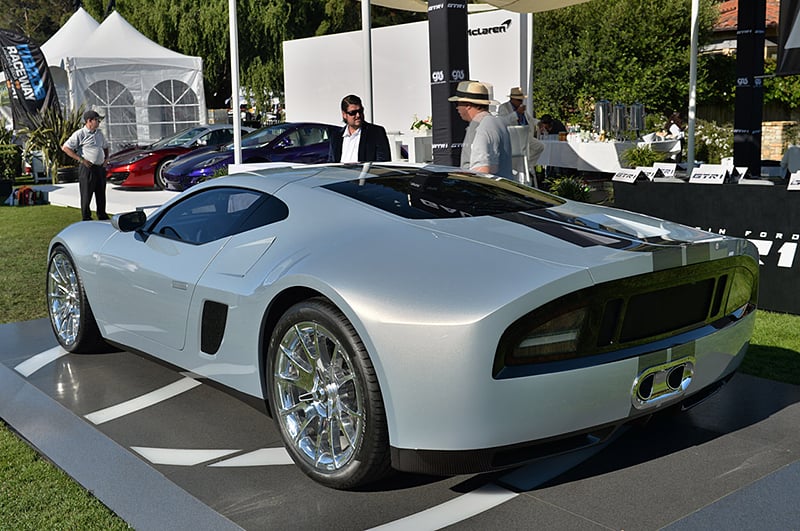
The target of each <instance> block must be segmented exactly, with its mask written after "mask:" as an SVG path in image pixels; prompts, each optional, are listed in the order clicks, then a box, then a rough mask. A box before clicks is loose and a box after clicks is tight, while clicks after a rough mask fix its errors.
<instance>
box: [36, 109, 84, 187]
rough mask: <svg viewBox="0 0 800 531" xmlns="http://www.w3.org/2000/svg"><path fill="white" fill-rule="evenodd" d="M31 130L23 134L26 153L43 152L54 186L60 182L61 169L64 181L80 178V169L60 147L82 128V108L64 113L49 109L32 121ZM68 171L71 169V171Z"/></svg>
mask: <svg viewBox="0 0 800 531" xmlns="http://www.w3.org/2000/svg"><path fill="white" fill-rule="evenodd" d="M31 122H32V124H33V125H32V127H30V128H27V129H25V130H23V134H25V135H26V136H27V137H28V140H27V141H26V142H25V153H26V154H27V153H28V152H30V151H41V152H42V157H43V158H44V163H45V166H46V167H47V169H48V171H49V173H50V176H51V178H52V179H53V184H55V183H56V182H57V180H58V175H59V168H61V170H60V173H61V175H62V179H63V180H69V179H70V177H67V175H73V177H71V179H72V180H75V179H76V178H77V166H76V165H75V161H74V160H72V159H71V158H69V157H68V156H67V154H66V153H64V152H63V151H62V150H61V146H63V145H64V142H66V141H67V139H68V138H69V136H70V135H71V134H72V133H74V132H75V131H77V130H78V129H80V128H81V127H83V106H81V107H80V108H79V109H77V110H74V111H64V112H62V111H61V110H60V109H53V108H50V109H48V110H46V111H44V112H41V113H38V114H35V115H33V116H32V117H31ZM68 168H72V170H69V169H68Z"/></svg>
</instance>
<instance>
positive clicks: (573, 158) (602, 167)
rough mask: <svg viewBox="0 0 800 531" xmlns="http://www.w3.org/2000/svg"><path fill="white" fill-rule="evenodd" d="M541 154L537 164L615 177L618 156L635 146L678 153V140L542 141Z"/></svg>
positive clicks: (619, 165) (679, 147) (618, 164)
mask: <svg viewBox="0 0 800 531" xmlns="http://www.w3.org/2000/svg"><path fill="white" fill-rule="evenodd" d="M542 143H543V144H544V151H543V152H542V154H541V155H540V156H539V160H538V161H536V164H538V165H540V166H556V167H559V168H576V169H578V170H582V171H599V172H605V173H615V172H617V171H619V169H620V168H621V167H622V166H621V164H620V161H619V158H620V155H621V154H622V153H623V152H625V151H626V150H628V149H630V148H632V147H635V146H640V147H641V146H646V145H649V146H650V147H651V148H652V149H653V150H654V151H661V152H664V153H677V152H678V151H680V149H681V144H680V141H679V140H663V141H658V142H566V141H559V140H543V141H542Z"/></svg>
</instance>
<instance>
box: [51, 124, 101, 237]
mask: <svg viewBox="0 0 800 531" xmlns="http://www.w3.org/2000/svg"><path fill="white" fill-rule="evenodd" d="M102 119H103V117H102V116H100V115H99V114H97V113H96V112H95V111H86V112H85V113H83V122H84V126H83V127H82V128H80V129H78V130H77V131H75V132H74V133H72V135H71V136H70V137H69V138H68V139H67V141H66V142H64V145H63V146H61V150H62V151H63V152H64V153H66V154H67V155H69V156H70V158H73V159H75V160H76V161H78V163H79V166H78V187H79V189H80V193H81V217H82V218H83V220H84V221H89V220H91V219H92V210H91V209H90V204H91V202H92V195H94V201H95V206H96V207H97V219H108V214H106V168H105V163H106V160H107V159H108V142H106V138H105V136H103V132H102V131H100V129H99V127H100V120H102Z"/></svg>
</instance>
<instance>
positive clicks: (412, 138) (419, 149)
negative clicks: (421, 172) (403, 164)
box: [386, 131, 433, 162]
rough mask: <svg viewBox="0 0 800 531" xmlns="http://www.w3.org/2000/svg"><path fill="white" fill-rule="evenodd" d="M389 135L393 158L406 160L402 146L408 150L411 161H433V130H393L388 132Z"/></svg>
mask: <svg viewBox="0 0 800 531" xmlns="http://www.w3.org/2000/svg"><path fill="white" fill-rule="evenodd" d="M386 136H388V137H389V147H390V148H391V150H392V160H394V161H399V160H406V159H404V158H403V157H402V155H401V154H400V149H401V147H402V146H405V147H406V150H408V159H407V160H408V161H409V162H433V134H432V133H431V131H427V132H422V133H416V132H406V131H403V132H400V131H392V132H389V133H386Z"/></svg>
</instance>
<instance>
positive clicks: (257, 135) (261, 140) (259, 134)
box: [222, 124, 292, 149]
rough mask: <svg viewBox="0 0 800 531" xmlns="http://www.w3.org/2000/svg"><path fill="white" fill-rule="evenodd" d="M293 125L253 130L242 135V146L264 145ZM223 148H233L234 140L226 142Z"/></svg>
mask: <svg viewBox="0 0 800 531" xmlns="http://www.w3.org/2000/svg"><path fill="white" fill-rule="evenodd" d="M291 127H292V126H291V125H290V124H279V125H272V126H269V127H265V128H264V129H259V130H257V131H253V132H252V133H249V134H248V135H247V136H244V137H242V147H253V146H263V145H264V144H267V143H269V142H272V141H273V140H274V139H276V138H278V137H279V136H281V135H282V134H283V133H285V132H286V131H288V130H289V129H290V128H291ZM222 149H233V142H230V143H228V144H225V146H224V147H223V148H222Z"/></svg>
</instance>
